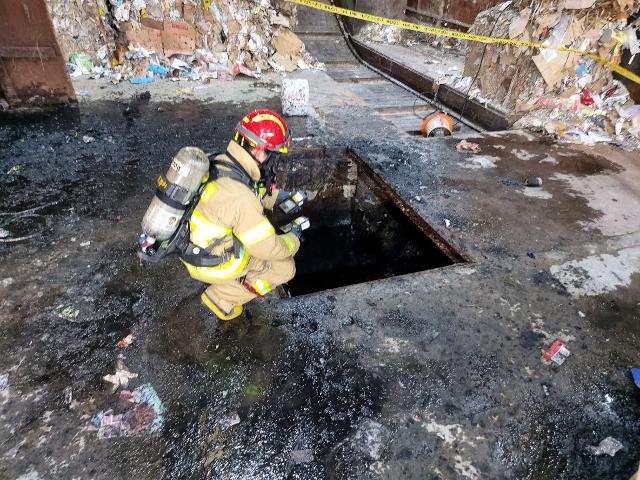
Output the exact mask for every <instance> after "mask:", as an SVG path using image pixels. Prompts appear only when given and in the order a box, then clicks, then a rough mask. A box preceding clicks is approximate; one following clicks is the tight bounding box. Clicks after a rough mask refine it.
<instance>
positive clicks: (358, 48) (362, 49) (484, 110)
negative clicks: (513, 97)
mask: <svg viewBox="0 0 640 480" xmlns="http://www.w3.org/2000/svg"><path fill="white" fill-rule="evenodd" d="M347 37H348V38H347V42H349V43H350V44H351V46H352V47H353V49H354V50H355V52H356V53H357V54H358V56H359V57H360V58H361V59H362V60H363V61H364V62H366V63H367V64H370V65H371V66H373V67H374V68H376V69H378V70H380V71H382V72H384V73H385V74H387V75H389V76H391V77H393V78H395V79H397V80H398V81H399V82H401V83H403V84H405V85H407V86H408V87H410V88H412V89H413V90H416V91H417V92H420V93H421V94H422V95H424V96H425V97H427V98H429V99H431V100H436V101H437V103H440V104H443V105H445V106H446V107H448V108H450V109H451V110H452V111H454V112H456V113H458V114H460V115H462V116H463V117H464V118H466V119H468V120H469V121H471V122H473V123H475V124H476V125H479V126H480V127H482V128H484V129H486V130H489V131H500V130H507V129H509V127H510V125H509V122H508V121H507V118H506V116H505V115H504V114H502V113H500V112H498V111H497V110H495V109H493V108H491V107H487V106H484V105H482V104H481V103H480V102H478V101H477V100H474V99H472V98H469V99H467V98H466V96H465V95H464V94H462V93H461V92H458V91H457V90H455V89H453V88H451V87H450V86H448V85H444V84H440V86H439V87H438V98H437V99H435V98H434V92H433V87H434V83H435V82H434V80H433V79H432V78H430V77H428V76H426V75H424V74H422V73H420V72H417V71H416V70H413V69H412V68H409V67H407V66H405V65H402V64H401V63H398V62H396V61H395V60H393V59H392V58H389V57H387V56H386V55H383V54H382V53H380V52H377V51H375V50H374V49H372V48H371V47H369V46H367V45H365V44H364V43H362V42H360V41H358V40H356V39H355V38H353V37H352V36H351V35H348V36H347Z"/></svg>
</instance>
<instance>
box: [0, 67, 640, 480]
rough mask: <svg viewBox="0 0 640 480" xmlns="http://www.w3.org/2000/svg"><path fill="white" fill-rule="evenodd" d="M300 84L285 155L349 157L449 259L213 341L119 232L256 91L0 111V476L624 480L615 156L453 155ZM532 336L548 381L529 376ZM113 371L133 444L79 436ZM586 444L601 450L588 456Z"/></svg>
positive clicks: (179, 290) (523, 146)
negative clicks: (144, 408)
mask: <svg viewBox="0 0 640 480" xmlns="http://www.w3.org/2000/svg"><path fill="white" fill-rule="evenodd" d="M303 75H305V76H306V77H307V78H309V79H310V81H311V88H312V90H311V91H312V103H313V105H312V107H313V108H312V115H311V116H310V117H309V118H306V119H305V118H298V119H294V120H292V128H293V131H294V137H296V138H298V140H297V141H296V142H295V143H294V148H298V149H300V150H303V149H306V148H316V149H317V148H324V147H327V148H346V147H350V148H352V149H353V151H354V152H355V153H357V155H358V156H359V157H360V158H361V159H363V160H364V161H365V162H367V164H368V165H370V166H371V167H372V168H373V169H374V170H375V171H376V172H377V173H378V174H379V175H380V176H382V177H383V178H384V179H385V181H387V182H388V183H390V184H391V185H393V186H394V188H395V189H396V191H397V193H398V194H399V195H400V196H401V197H402V198H403V199H404V200H405V201H407V202H408V203H410V204H411V206H412V207H413V208H414V209H415V210H416V211H417V212H418V213H419V214H420V215H421V216H422V217H423V218H424V219H426V220H427V221H428V222H429V223H430V224H431V225H432V227H433V228H434V229H435V230H437V231H438V232H439V234H440V235H441V236H442V237H443V238H444V239H446V240H447V241H448V242H449V243H451V244H452V245H453V246H454V247H455V248H456V249H457V250H458V251H459V252H460V253H461V254H462V255H464V256H465V257H466V258H467V259H468V260H469V262H467V263H460V264H457V265H452V266H448V267H444V268H439V269H434V270H429V271H425V272H419V273H413V274H409V275H405V276H398V277H393V278H387V279H382V280H377V281H374V282H371V283H365V284H358V285H354V286H350V287H344V288H339V289H336V290H330V291H324V292H317V293H312V294H310V295H306V296H299V297H295V298H293V299H287V300H275V299H270V300H268V301H266V302H264V303H255V304H253V305H252V306H251V308H250V309H249V310H248V312H247V313H246V315H245V316H244V317H243V318H242V319H240V320H238V321H234V322H230V323H228V324H224V325H218V324H216V323H215V322H213V321H212V320H211V318H210V317H209V316H207V315H206V313H205V311H204V310H203V308H202V307H201V306H200V305H199V301H198V294H199V292H200V290H201V286H200V285H199V284H198V283H197V282H194V281H192V280H190V279H189V278H188V276H187V274H186V272H185V271H184V269H183V268H182V267H181V265H180V264H179V262H177V261H169V262H167V263H165V264H162V265H159V266H154V267H140V266H139V265H138V262H137V259H136V258H135V254H134V251H135V250H134V247H135V239H136V236H137V234H138V233H139V228H140V225H139V224H140V220H141V218H142V215H143V213H144V211H145V209H146V207H147V205H148V202H149V200H150V198H151V195H152V187H153V179H154V177H155V176H156V175H157V174H158V173H161V172H163V171H164V170H165V169H166V165H167V162H168V161H169V159H170V158H171V156H172V155H173V154H174V153H175V152H176V151H177V150H178V149H179V148H180V147H182V146H185V145H196V146H200V147H201V148H204V149H205V150H206V151H215V150H219V149H220V148H222V147H223V145H224V144H225V143H226V141H227V140H228V138H229V134H230V132H231V130H232V128H233V126H234V125H235V122H236V121H237V120H238V118H240V117H241V115H242V114H244V113H245V112H246V111H248V110H249V109H252V108H255V107H258V106H260V107H263V106H266V107H271V108H276V109H277V108H278V103H279V102H278V99H277V98H276V93H275V92H276V91H277V90H278V88H277V85H274V84H270V83H269V82H268V81H266V82H261V83H260V84H253V85H252V84H251V83H250V82H234V88H236V90H235V93H234V91H233V89H231V88H229V89H228V90H225V92H224V95H221V94H219V92H214V94H213V95H212V97H210V98H207V99H206V100H199V99H190V100H185V101H182V102H178V103H167V102H161V101H160V100H159V99H161V98H163V97H162V96H161V95H160V94H158V95H156V93H155V92H153V91H152V94H151V98H150V99H146V98H144V97H142V98H140V97H139V96H138V97H135V96H131V97H130V96H128V94H123V95H122V97H121V98H120V99H119V100H113V99H109V98H102V97H100V98H101V99H100V100H98V97H99V95H98V92H94V93H93V95H92V97H91V98H90V99H89V100H88V101H84V102H83V103H82V104H81V108H80V116H79V117H77V116H74V115H72V114H68V113H58V115H57V116H56V117H53V118H49V119H47V120H40V121H38V122H34V121H33V120H29V119H24V120H22V121H21V122H17V121H15V119H14V120H12V121H11V122H10V123H7V122H8V120H7V119H6V118H3V120H2V121H3V122H4V123H3V126H2V128H1V129H0V141H1V142H2V145H3V148H2V152H1V153H0V172H2V173H1V175H0V185H1V187H2V188H1V189H0V213H1V214H2V216H0V226H1V227H2V228H4V229H6V230H7V231H9V232H10V233H11V235H15V236H17V235H20V236H28V235H32V234H35V236H33V237H31V238H28V239H27V240H24V241H21V242H15V243H6V242H5V243H2V244H0V256H1V257H2V269H1V272H2V273H1V275H0V290H1V292H2V304H1V306H2V308H1V309H0V324H1V325H2V329H3V332H4V334H3V335H2V336H1V337H0V348H1V349H2V351H3V353H4V354H3V356H2V358H1V359H0V374H2V377H0V378H2V379H3V383H2V385H0V403H1V405H0V445H1V446H0V458H1V459H2V461H0V477H2V478H12V479H13V478H21V479H36V478H41V479H53V478H82V479H85V478H87V479H89V478H95V479H103V478H109V479H115V478H118V479H119V478H137V479H147V478H148V479H152V478H153V479H155V478H172V479H173V478H185V479H186V478H189V479H191V478H228V479H238V478H242V479H245V478H246V479H249V478H250V479H281V478H300V479H322V478H372V479H373V478H385V479H396V478H416V479H434V480H435V479H440V480H445V479H447V480H448V479H485V478H486V479H494V478H507V479H518V480H520V479H531V480H534V479H543V478H544V479H546V478H557V479H584V478H589V479H624V480H627V479H628V477H629V476H630V475H631V474H632V473H633V472H634V471H635V469H636V468H637V464H638V461H639V460H640V455H638V444H639V441H638V435H637V432H638V428H639V426H640V405H639V396H638V391H637V389H636V387H635V386H634V384H633V382H632V380H631V378H630V375H629V368H631V367H635V366H637V362H638V361H639V359H638V355H637V345H638V330H639V328H640V327H639V326H638V320H639V316H640V314H639V308H640V305H639V304H638V301H639V300H638V299H639V298H640V296H639V295H638V293H639V291H640V276H639V275H638V272H639V271H640V208H638V207H639V206H640V170H639V169H638V160H637V158H636V157H633V156H631V155H629V154H625V153H623V152H620V151H616V150H613V149H607V148H604V147H599V149H597V150H594V149H591V150H584V149H580V148H578V147H569V146H557V145H552V144H548V143H547V142H545V141H543V140H540V139H538V138H536V137H533V136H529V135H527V134H522V133H519V132H510V133H507V134H487V135H480V134H478V135H476V136H475V137H474V138H475V139H476V140H475V141H476V142H478V143H479V144H480V145H481V147H482V149H483V151H482V152H481V153H480V154H478V155H471V154H462V153H458V152H456V149H455V145H456V143H457V142H458V141H459V139H456V138H451V139H447V140H444V141H432V140H423V139H416V138H409V137H405V136H402V135H400V132H398V131H396V130H394V127H392V126H391V125H390V124H388V123H386V122H385V121H383V120H382V119H380V118H377V117H376V116H375V115H373V114H372V113H371V112H370V111H369V110H368V109H367V107H366V106H364V105H362V104H361V103H360V102H359V101H358V99H357V98H355V97H353V96H352V95H351V96H350V95H349V94H348V93H345V92H343V91H342V90H341V88H342V87H341V86H339V85H337V84H335V83H333V82H332V81H331V80H330V78H329V77H328V76H326V75H325V74H322V73H317V74H310V73H307V74H303ZM225 88H226V87H225ZM244 92H251V93H250V94H249V93H247V94H246V98H243V97H245V93H244ZM216 93H217V94H218V95H217V96H216ZM249 95H250V97H249ZM345 98H346V99H347V100H348V103H346V104H345V100H344V99H345ZM247 99H248V100H247ZM260 99H262V100H260ZM84 136H91V137H93V138H94V139H95V140H94V141H92V142H90V143H85V142H84V141H83V137H84ZM530 176H539V177H541V178H542V180H543V184H542V187H537V188H536V187H525V186H524V184H523V183H524V181H525V179H526V178H527V177H530ZM16 212H23V213H22V214H19V215H16ZM311 220H312V222H313V218H311ZM445 225H448V228H447V227H446V226H445ZM303 248H304V245H303ZM319 261H321V259H320V260H319ZM76 311H77V314H76ZM130 333H133V334H134V335H135V337H136V339H135V340H134V342H133V343H132V344H131V345H130V346H129V347H128V348H126V349H124V350H123V349H121V348H119V347H117V346H116V343H117V342H118V341H119V340H120V339H122V338H123V337H125V336H126V335H128V334H130ZM556 339H559V340H561V341H563V342H564V343H565V344H566V345H567V347H568V348H569V350H570V351H571V355H570V356H569V358H568V359H567V360H566V362H565V363H564V364H563V365H561V366H553V365H548V364H545V363H544V362H543V361H542V352H543V351H544V350H545V349H546V348H547V347H548V346H549V345H551V343H552V342H553V341H554V340H556ZM119 354H122V355H124V357H125V358H124V360H123V361H124V363H125V364H126V366H127V367H128V369H129V370H130V371H131V372H134V373H136V374H137V375H138V376H137V377H136V378H133V379H131V380H130V384H129V387H130V388H135V387H137V386H140V385H143V384H147V383H148V384H151V385H152V386H153V388H154V389H155V391H156V392H157V394H158V396H159V398H160V399H161V401H162V403H163V405H164V408H165V413H164V424H163V426H162V429H161V430H160V431H159V432H158V433H157V434H153V435H141V436H137V437H131V438H107V439H98V438H97V431H96V429H95V428H94V427H93V426H92V425H91V423H90V420H91V418H92V417H93V416H94V414H95V413H96V411H99V410H103V411H104V410H108V409H109V408H115V409H117V408H121V407H122V406H121V405H118V396H117V395H114V394H112V393H111V389H110V385H109V384H107V383H105V382H104V381H103V380H102V377H103V376H104V375H105V374H110V373H113V371H114V369H115V363H116V360H117V358H118V355H119ZM68 387H70V389H69V388H68ZM69 391H71V395H69ZM606 437H614V438H615V439H617V440H618V441H620V442H621V443H622V444H623V446H624V448H623V449H622V450H620V451H619V452H617V453H616V455H615V456H614V457H610V456H607V455H604V456H596V455H595V454H594V453H593V452H592V451H591V450H589V449H588V447H590V446H594V445H595V446H597V445H598V444H599V443H600V441H602V440H603V439H605V438H606Z"/></svg>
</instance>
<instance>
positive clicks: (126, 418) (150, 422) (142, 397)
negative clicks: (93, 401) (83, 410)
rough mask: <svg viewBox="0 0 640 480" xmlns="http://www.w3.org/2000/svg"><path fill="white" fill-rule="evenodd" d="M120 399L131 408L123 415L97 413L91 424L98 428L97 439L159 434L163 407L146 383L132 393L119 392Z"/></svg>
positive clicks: (162, 421)
mask: <svg viewBox="0 0 640 480" xmlns="http://www.w3.org/2000/svg"><path fill="white" fill-rule="evenodd" d="M120 399H121V400H123V401H125V402H128V403H131V404H132V406H131V407H130V408H128V409H127V410H126V411H125V412H124V413H120V414H114V412H113V410H107V411H106V412H103V411H98V412H96V414H95V415H94V416H93V418H92V419H91V423H92V424H93V425H95V426H97V427H98V438H100V439H102V438H114V437H132V436H137V435H143V434H151V433H156V432H159V431H160V430H161V429H162V426H163V424H164V411H165V410H164V405H163V404H162V401H161V400H160V397H159V396H158V394H157V393H156V391H155V390H154V388H153V387H152V386H151V384H149V383H147V384H144V385H142V386H140V387H138V388H136V389H135V390H133V391H131V392H130V391H128V390H125V391H122V392H120Z"/></svg>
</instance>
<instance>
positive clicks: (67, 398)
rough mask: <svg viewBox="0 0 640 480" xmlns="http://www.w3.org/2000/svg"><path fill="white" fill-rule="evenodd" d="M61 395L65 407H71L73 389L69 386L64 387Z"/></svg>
mask: <svg viewBox="0 0 640 480" xmlns="http://www.w3.org/2000/svg"><path fill="white" fill-rule="evenodd" d="M63 395H64V403H65V404H66V405H71V402H72V401H73V389H72V388H71V387H70V386H67V387H65V388H64V391H63Z"/></svg>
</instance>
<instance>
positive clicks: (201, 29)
mask: <svg viewBox="0 0 640 480" xmlns="http://www.w3.org/2000/svg"><path fill="white" fill-rule="evenodd" d="M48 5H49V10H50V13H51V18H52V21H53V24H54V28H55V30H56V32H57V35H58V41H59V43H60V47H61V49H62V50H63V53H64V54H65V55H66V57H67V58H68V59H69V63H68V64H67V68H68V70H69V73H70V75H71V76H72V77H75V76H80V75H89V76H91V78H103V77H106V78H109V79H111V80H112V82H113V83H118V82H120V81H123V80H128V81H130V82H131V83H138V84H141V83H151V82H153V81H154V80H155V79H157V78H165V77H167V78H187V79H191V80H200V81H204V82H208V81H210V80H211V79H218V80H228V79H231V78H233V77H235V76H237V75H238V74H243V75H248V76H252V77H256V78H257V77H259V76H260V74H261V73H262V72H264V71H267V70H271V69H273V70H276V71H286V72H291V71H294V70H297V69H308V68H322V65H321V64H319V63H318V62H316V61H315V60H314V59H313V58H312V57H311V55H310V54H309V53H308V52H306V51H305V47H304V44H303V42H302V41H301V40H300V39H299V38H298V37H297V36H296V35H295V33H293V31H292V28H293V27H294V26H295V22H296V9H295V6H294V5H293V4H290V3H289V2H286V1H283V0H198V1H195V0H93V1H86V2H81V1H74V0H48Z"/></svg>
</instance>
